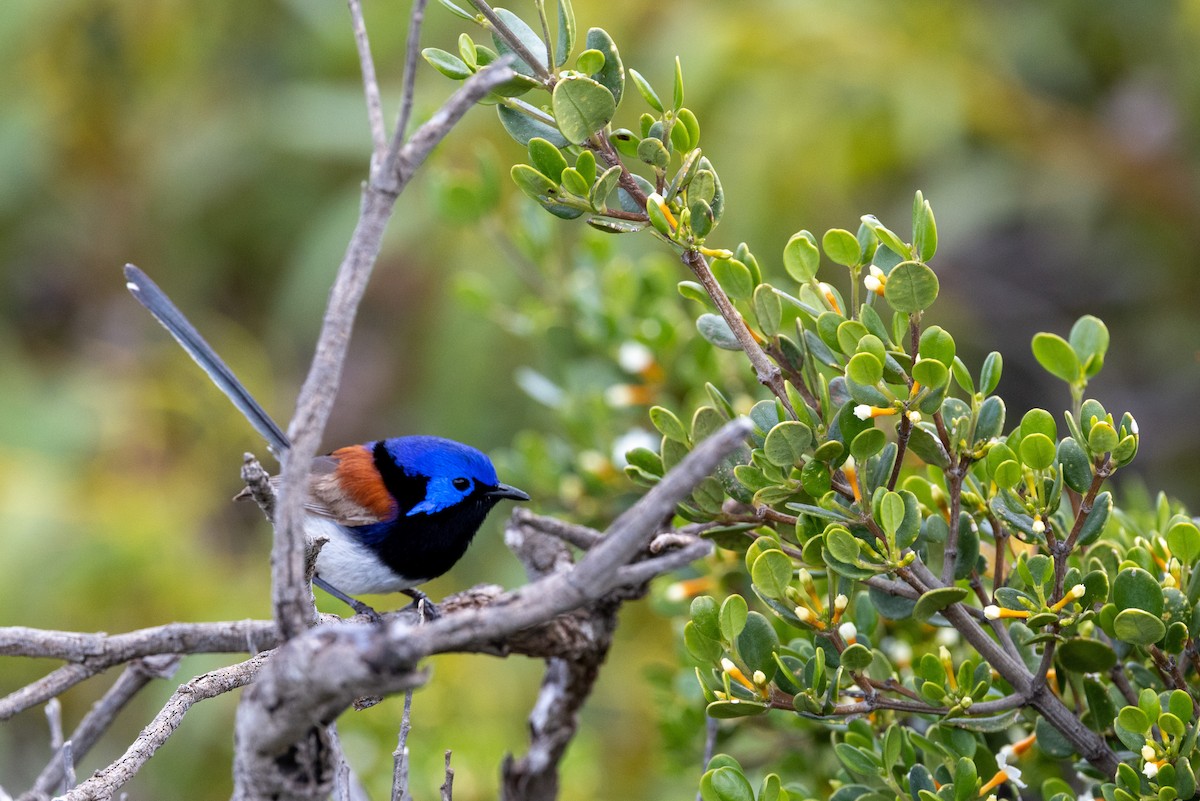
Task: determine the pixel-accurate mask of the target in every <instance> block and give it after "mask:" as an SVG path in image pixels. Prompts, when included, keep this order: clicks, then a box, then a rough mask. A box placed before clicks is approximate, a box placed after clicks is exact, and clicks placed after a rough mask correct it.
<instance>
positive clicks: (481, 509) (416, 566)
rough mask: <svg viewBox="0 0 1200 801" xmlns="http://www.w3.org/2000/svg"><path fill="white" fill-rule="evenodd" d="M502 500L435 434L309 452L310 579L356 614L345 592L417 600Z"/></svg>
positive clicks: (159, 301) (129, 277) (238, 395)
mask: <svg viewBox="0 0 1200 801" xmlns="http://www.w3.org/2000/svg"><path fill="white" fill-rule="evenodd" d="M125 280H126V286H128V288H129V291H130V292H131V293H133V296H134V297H135V298H137V299H138V301H139V302H140V303H141V304H142V305H143V306H145V307H146V308H147V309H148V310H149V311H150V313H151V314H153V315H154V317H155V318H156V319H157V320H158V321H159V322H160V323H162V324H163V326H164V327H165V328H166V329H167V331H169V332H170V333H171V335H172V336H173V337H175V339H176V340H177V341H178V342H179V344H180V345H182V346H183V348H184V350H186V351H187V352H188V353H189V354H190V355H191V357H192V358H193V359H195V360H196V363H197V364H199V365H200V367H202V368H203V369H204V371H205V372H206V373H207V374H208V376H209V377H210V378H211V379H212V380H213V382H214V383H215V384H216V385H217V386H218V387H219V388H220V389H221V391H223V392H224V393H225V394H226V395H228V396H229V398H230V400H232V401H233V403H234V405H235V406H236V407H237V408H238V409H239V410H240V411H241V413H242V414H243V415H245V417H246V419H247V420H249V421H250V424H251V425H252V426H254V428H255V429H256V430H257V431H258V432H259V433H260V434H262V435H263V437H265V438H266V440H267V443H268V444H269V445H270V447H271V450H272V451H274V452H275V454H276V455H282V454H283V452H284V451H286V450H287V449H288V448H290V447H291V442H290V441H289V440H288V438H287V435H286V434H284V433H283V431H282V429H280V428H279V426H278V425H276V423H275V421H274V420H272V419H271V418H270V416H269V415H268V414H267V413H266V412H265V411H263V408H262V407H261V406H260V405H259V404H258V402H257V401H255V400H254V398H253V397H252V396H251V395H250V393H249V392H248V391H247V390H246V388H245V387H244V386H243V385H242V383H241V382H240V381H238V379H237V377H236V376H234V374H233V372H232V371H231V370H230V369H229V367H228V366H227V365H226V364H225V362H224V361H222V360H221V358H220V357H219V356H217V354H216V352H215V351H214V350H213V349H212V347H211V346H210V345H209V344H208V343H207V342H205V341H204V338H203V337H201V336H200V334H199V332H197V331H196V329H195V327H193V326H192V324H191V323H190V322H189V321H188V320H187V318H186V317H184V315H183V313H182V312H180V311H179V309H178V308H177V307H176V306H175V304H174V303H172V302H171V300H170V299H169V298H168V297H167V296H166V294H164V293H163V291H162V290H161V289H159V288H158V286H157V285H156V284H155V283H154V282H153V281H151V280H150V278H149V277H147V275H146V274H145V273H144V272H142V271H141V270H139V269H138V268H137V267H135V266H133V265H132V264H128V265H126V266H125ZM247 494H248V493H247V492H245V491H243V492H242V493H241V494H240V495H239V496H238V497H243V496H246V495H247ZM505 498H508V499H511V500H515V501H527V500H529V496H528V495H526V494H525V493H524V492H522V491H521V490H519V489H517V488H516V487H510V486H508V485H507V484H502V483H500V481H499V479H498V478H497V477H496V469H495V468H494V467H493V466H492V462H491V460H490V459H488V457H487V456H485V455H484V454H483V453H481V452H480V451H477V450H476V449H474V448H472V447H470V446H468V445H463V444H462V443H461V442H455V441H454V440H449V439H443V438H441V437H430V436H408V437H393V438H391V439H382V440H376V441H372V442H367V443H365V444H362V445H350V446H347V447H345V448H339V449H338V450H336V451H333V452H332V453H330V454H328V455H327V456H318V457H317V458H315V459H314V460H313V463H312V472H311V475H310V477H309V482H308V498H307V499H306V501H305V505H304V508H305V511H306V515H307V516H306V520H305V534H306V535H307V536H308V537H309V539H310V540H311V539H314V538H316V537H325V538H327V540H328V542H327V543H326V544H325V546H324V547H323V548H322V549H321V551H320V553H319V554H318V555H317V563H316V571H315V574H314V576H313V583H314V584H316V585H317V586H318V587H321V588H322V589H324V590H325V591H326V592H328V593H330V594H331V595H334V596H336V597H338V598H340V599H342V600H343V601H345V602H346V603H348V604H350V606H351V607H353V608H354V609H355V611H357V612H368V613H372V612H373V610H370V608H369V607H367V606H366V605H365V604H363V603H362V602H360V601H358V600H356V599H355V598H353V597H352V596H354V595H358V594H361V593H385V592H403V593H405V594H406V595H409V596H410V597H412V598H413V599H414V601H420V600H425V594H424V593H422V592H421V591H420V590H417V589H416V587H417V585H420V584H423V583H425V582H426V581H429V580H430V579H433V578H436V577H437V576H440V575H442V574H443V573H445V572H446V571H447V570H449V569H450V568H451V567H453V566H454V563H455V562H457V561H458V560H459V559H460V558H462V555H463V554H464V553H466V550H467V546H468V545H470V544H471V540H472V539H473V538H474V536H475V532H476V531H478V530H479V526H480V525H481V524H482V523H483V520H484V518H485V517H486V516H487V513H488V512H489V511H491V509H492V507H493V506H495V505H496V504H497V503H498V502H499V501H501V500H503V499H505Z"/></svg>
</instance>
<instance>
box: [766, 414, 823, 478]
mask: <svg viewBox="0 0 1200 801" xmlns="http://www.w3.org/2000/svg"><path fill="white" fill-rule="evenodd" d="M811 444H812V430H811V429H809V427H808V426H806V425H804V423H800V422H797V421H795V420H788V421H786V422H783V423H780V424H779V425H777V426H775V427H774V428H772V429H771V430H770V432H768V433H767V439H766V441H765V442H764V443H763V453H764V455H765V456H766V457H767V461H769V462H770V463H771V464H774V465H778V466H779V467H792V466H793V465H796V464H799V463H800V459H801V457H802V456H803V455H804V452H805V451H807V450H808V448H809V446H810V445H811Z"/></svg>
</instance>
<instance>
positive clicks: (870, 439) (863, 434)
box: [850, 428, 887, 464]
mask: <svg viewBox="0 0 1200 801" xmlns="http://www.w3.org/2000/svg"><path fill="white" fill-rule="evenodd" d="M885 445H887V435H886V434H884V433H883V432H882V431H880V430H879V429H878V428H868V429H867V430H866V431H860V432H859V433H858V435H857V436H855V437H854V439H853V440H852V441H851V442H850V455H851V456H853V457H854V458H855V459H856V460H857V461H858V462H859V463H860V464H864V463H866V461H867V460H868V459H870V458H871V457H872V456H874V455H875V454H877V453H879V452H880V451H882V450H883V448H884V446H885Z"/></svg>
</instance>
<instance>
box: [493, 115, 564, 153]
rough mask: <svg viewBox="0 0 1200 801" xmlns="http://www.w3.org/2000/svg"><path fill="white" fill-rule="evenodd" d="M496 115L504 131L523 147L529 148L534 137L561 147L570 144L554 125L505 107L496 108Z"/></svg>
mask: <svg viewBox="0 0 1200 801" xmlns="http://www.w3.org/2000/svg"><path fill="white" fill-rule="evenodd" d="M496 113H497V114H498V115H499V116H500V124H501V125H503V126H504V130H506V131H508V135H509V136H511V137H512V138H513V139H515V140H517V142H518V143H520V144H521V145H522V146H527V145H528V144H529V142H530V141H531V140H532V139H533V138H534V137H541V138H542V139H545V140H547V141H549V142H550V143H551V144H554V145H557V146H559V147H566V146H567V144H568V142H567V140H566V138H564V137H563V135H562V133H561V132H560V131H559V130H558V129H557V128H555V127H554V126H553V125H549V124H547V123H544V122H542V121H541V120H535V119H534V118H532V117H530V116H528V115H526V114H522V113H521V112H519V111H513V110H512V109H510V108H509V107H508V106H504V105H498V106H496Z"/></svg>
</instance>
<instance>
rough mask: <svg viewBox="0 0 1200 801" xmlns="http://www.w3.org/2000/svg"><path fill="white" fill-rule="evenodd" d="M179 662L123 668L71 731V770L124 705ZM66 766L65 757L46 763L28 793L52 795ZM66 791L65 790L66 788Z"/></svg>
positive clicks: (156, 660) (152, 660)
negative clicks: (111, 684) (106, 690)
mask: <svg viewBox="0 0 1200 801" xmlns="http://www.w3.org/2000/svg"><path fill="white" fill-rule="evenodd" d="M179 660H180V657H179V656H177V655H174V654H162V655H158V656H151V657H146V658H145V659H139V660H137V661H135V662H133V663H132V664H130V665H129V667H127V668H125V670H124V671H123V672H122V673H121V675H120V677H119V678H118V679H117V680H116V682H114V683H113V686H112V687H109V688H108V692H106V693H105V694H104V696H103V697H102V698H101V699H100V700H99V701H97V702H96V703H95V704H93V705H92V708H91V709H90V710H88V713H87V714H86V715H84V716H83V720H81V721H79V725H78V726H76V727H75V731H73V732H71V736H70V738H69V740H70V743H71V750H72V753H73V756H72V758H71V760H70V761H69V762H70V767H71V768H72V770H73V769H74V766H75V765H76V764H77V763H78V762H79V761H80V760H82V759H83V758H84V757H85V756H87V754H88V752H89V751H91V750H92V746H94V745H95V744H96V742H97V741H98V740H99V739H100V736H101V735H102V734H103V733H104V732H105V731H107V730H108V727H109V726H111V725H112V723H113V721H114V720H116V717H117V715H118V714H119V713H120V711H121V710H122V709H124V708H125V705H126V704H128V703H129V702H130V701H131V700H132V699H133V697H134V696H135V695H137V694H138V693H139V692H140V691H141V690H142V688H143V687H145V686H146V685H147V684H149V683H150V682H151V681H153V680H154V679H156V678H167V677H168V676H170V675H171V674H172V673H174V672H175V669H176V668H177V667H178V666H179ZM67 765H68V761H67V760H66V759H65V757H64V759H62V760H58V759H52V760H50V762H49V763H47V765H46V767H45V768H43V769H42V772H41V774H40V775H39V776H38V777H37V780H36V781H35V782H34V783H33V787H32V788H31V790H30V792H31V793H34V794H37V793H46V794H49V793H51V792H53V791H54V789H55V788H56V787H57V786H59V783H60V782H62V780H63V778H64V772H65V770H66V768H67ZM69 783H70V784H74V779H73V778H72V779H70V782H69ZM66 789H68V790H69V789H70V787H67V788H66Z"/></svg>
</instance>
